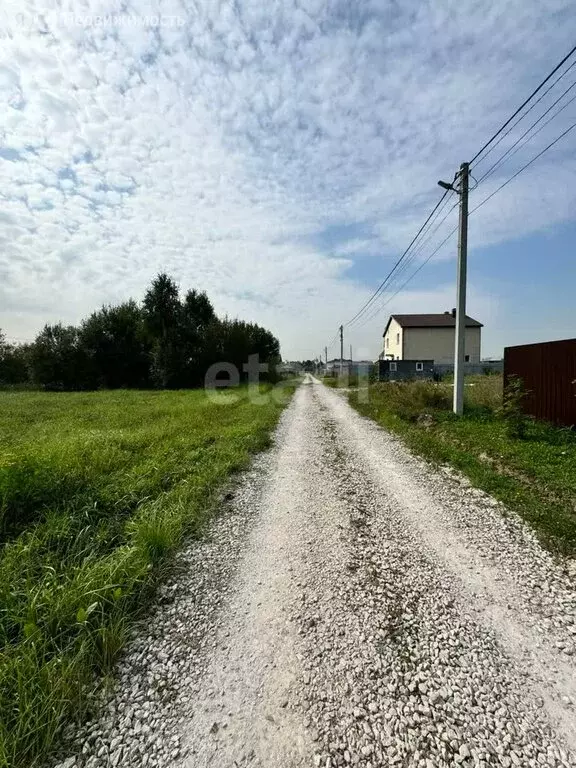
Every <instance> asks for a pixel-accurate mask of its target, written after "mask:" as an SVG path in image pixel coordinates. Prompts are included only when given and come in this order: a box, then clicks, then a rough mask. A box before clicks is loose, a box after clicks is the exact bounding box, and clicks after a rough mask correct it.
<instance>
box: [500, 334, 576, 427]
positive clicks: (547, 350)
mask: <svg viewBox="0 0 576 768" xmlns="http://www.w3.org/2000/svg"><path fill="white" fill-rule="evenodd" d="M511 376H519V377H520V378H521V379H522V380H523V382H524V387H525V389H526V390H527V392H528V395H527V397H526V398H525V400H524V411H525V412H526V413H527V414H529V415H531V416H534V417H535V418H537V419H542V420H543V421H550V422H552V423H554V424H563V425H564V426H567V427H571V426H574V425H576V339H565V340H563V341H548V342H544V343H543V344H524V345H522V346H519V347H506V349H505V350H504V380H505V381H508V380H509V378H510V377H511Z"/></svg>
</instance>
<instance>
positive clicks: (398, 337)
mask: <svg viewBox="0 0 576 768" xmlns="http://www.w3.org/2000/svg"><path fill="white" fill-rule="evenodd" d="M396 344H400V334H399V333H397V334H396Z"/></svg>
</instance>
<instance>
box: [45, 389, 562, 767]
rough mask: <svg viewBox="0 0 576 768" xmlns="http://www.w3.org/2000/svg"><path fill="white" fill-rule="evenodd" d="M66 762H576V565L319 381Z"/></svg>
mask: <svg viewBox="0 0 576 768" xmlns="http://www.w3.org/2000/svg"><path fill="white" fill-rule="evenodd" d="M230 495H231V498H229V499H228V500H227V501H225V502H223V509H222V514H221V515H220V516H219V517H218V518H217V519H216V520H215V521H214V523H213V525H212V526H211V530H210V535H209V537H208V538H207V539H206V540H205V541H201V542H195V543H192V544H191V545H190V546H189V547H188V548H187V549H186V550H185V551H184V552H182V553H181V555H180V556H179V558H178V568H177V571H176V573H175V575H174V577H173V579H172V580H171V581H170V582H168V583H167V584H166V586H165V587H164V588H163V590H162V595H161V596H160V599H159V601H158V603H157V605H155V606H154V608H153V610H152V611H151V614H150V616H149V617H147V620H146V621H145V622H143V623H142V624H141V625H140V626H139V627H138V628H137V629H136V631H135V633H134V637H133V639H132V641H131V643H130V644H129V647H128V649H127V652H126V654H125V657H124V659H123V662H122V664H121V665H120V667H119V670H118V671H119V676H120V680H119V684H118V686H117V690H116V692H115V694H114V695H113V696H112V697H111V698H109V699H108V700H107V702H106V704H105V707H104V711H103V713H102V715H101V716H100V717H98V718H97V719H96V720H95V721H94V722H92V723H89V724H88V725H87V726H86V727H85V728H83V729H82V730H81V731H80V732H77V731H73V729H72V728H70V729H69V733H68V736H69V738H70V741H71V745H70V754H71V753H73V752H74V751H80V752H81V756H80V757H70V758H67V759H66V760H64V761H61V763H60V768H62V766H66V768H109V766H114V767H115V766H122V768H136V766H138V767H140V766H143V767H144V768H145V767H146V766H147V767H148V768H168V767H170V768H172V767H173V768H208V767H210V768H233V766H258V767H263V766H267V767H268V768H292V766H322V768H334V767H335V766H342V765H354V766H362V768H377V767H378V768H379V767H380V766H388V765H390V766H421V767H422V768H431V767H432V766H454V765H462V766H492V765H499V766H516V765H518V766H541V765H544V766H576V728H575V725H574V724H575V723H576V708H575V704H576V661H575V650H576V648H575V643H576V623H575V620H576V598H575V596H576V589H575V586H576V585H575V581H576V579H575V576H576V574H575V573H574V569H573V567H572V566H571V565H570V564H569V563H566V562H561V561H558V562H557V561H555V560H554V559H553V558H552V557H551V556H550V555H549V554H548V553H546V552H545V551H543V550H542V549H541V547H540V546H539V544H538V542H537V541H536V539H535V538H534V536H533V535H532V534H531V533H530V532H529V531H528V530H527V529H526V527H525V526H524V525H523V524H522V523H521V521H520V520H519V519H518V518H517V517H516V516H515V515H514V514H511V513H509V512H508V513H506V510H503V509H501V508H500V506H499V505H498V504H497V502H495V501H494V500H493V499H491V498H490V497H488V496H486V495H485V494H483V493H481V492H480V491H478V490H476V489H474V488H471V487H470V486H469V484H468V483H467V482H466V481H465V480H464V479H463V478H460V477H459V476H458V475H457V474H456V473H454V472H451V471H449V470H437V469H434V468H431V467H430V466H428V465H427V464H426V463H425V462H423V461H421V460H419V459H416V458H414V457H413V456H411V455H410V454H409V452H408V451H407V450H406V449H405V448H404V447H403V446H402V444H401V443H400V442H399V441H398V440H397V439H395V438H393V437H391V436H390V435H389V434H388V433H386V432H385V431H383V430H381V429H380V428H378V427H377V426H376V425H375V424H373V423H372V422H369V421H368V420H366V419H363V418H362V417H360V416H359V415H358V414H356V413H355V412H354V411H352V410H351V409H350V407H349V406H348V404H347V403H346V401H345V400H344V398H343V396H342V395H341V394H339V393H337V392H334V391H332V390H328V389H327V388H325V387H324V386H323V385H321V384H320V383H319V382H316V381H314V380H312V379H311V378H310V377H309V379H308V381H307V382H306V383H305V384H304V385H303V386H301V387H300V389H299V390H298V391H297V393H296V395H295V397H294V400H293V402H292V403H291V405H290V406H289V407H288V408H287V410H286V411H285V413H284V415H283V417H282V419H281V422H280V425H279V428H278V431H277V435H276V441H275V445H274V447H273V449H272V450H271V451H269V452H268V453H267V454H265V455H263V456H260V457H259V458H258V459H256V461H255V462H254V466H253V469H252V470H251V471H250V472H248V473H246V475H245V476H244V477H243V478H242V480H241V482H240V483H239V484H238V485H237V486H236V487H235V489H234V490H233V492H232V493H231V494H230Z"/></svg>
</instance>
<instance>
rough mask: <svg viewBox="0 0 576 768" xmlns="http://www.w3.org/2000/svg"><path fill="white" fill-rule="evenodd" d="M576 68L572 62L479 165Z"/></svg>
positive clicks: (575, 62) (505, 133) (504, 134)
mask: <svg viewBox="0 0 576 768" xmlns="http://www.w3.org/2000/svg"><path fill="white" fill-rule="evenodd" d="M574 67H576V61H573V62H572V64H570V66H569V67H568V69H565V70H564V72H562V73H561V74H560V75H559V76H558V77H557V78H556V80H554V82H553V83H552V84H551V85H549V86H548V88H546V90H545V91H544V93H542V94H541V95H540V97H539V98H538V99H536V101H535V102H534V104H531V105H530V107H529V109H527V110H526V112H524V114H523V115H520V117H519V118H518V120H516V122H515V123H514V125H511V126H510V127H509V128H508V130H507V131H505V132H504V133H503V134H502V135H501V136H500V138H499V139H498V141H496V142H494V144H492V146H491V147H490V149H489V150H488V151H487V152H486V154H485V155H484V157H483V158H481V159H480V160H479V161H478V162H479V163H483V162H484V160H486V158H487V157H488V155H489V154H490V153H491V152H493V151H494V150H495V149H496V147H497V146H498V145H499V144H500V142H501V141H503V140H504V139H505V138H506V136H508V135H509V134H510V133H511V132H512V131H513V130H514V128H516V126H517V125H519V124H520V123H521V122H522V120H524V119H525V118H526V117H528V115H529V114H530V112H532V110H533V109H534V108H535V107H537V106H538V104H540V102H541V101H542V99H545V98H546V96H547V95H548V94H549V93H550V91H551V90H552V88H554V87H555V86H556V85H557V84H558V83H559V82H560V80H562V78H564V77H566V75H567V74H568V73H569V72H570V71H571V70H572V69H573V68H574ZM568 90H570V89H568ZM565 93H566V92H565ZM552 106H553V105H552Z"/></svg>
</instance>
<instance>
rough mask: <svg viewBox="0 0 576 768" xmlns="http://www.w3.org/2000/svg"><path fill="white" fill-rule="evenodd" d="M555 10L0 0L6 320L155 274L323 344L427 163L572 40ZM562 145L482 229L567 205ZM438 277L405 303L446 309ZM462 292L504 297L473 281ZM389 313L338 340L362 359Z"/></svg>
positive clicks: (404, 223) (386, 256) (449, 152)
mask: <svg viewBox="0 0 576 768" xmlns="http://www.w3.org/2000/svg"><path fill="white" fill-rule="evenodd" d="M570 6H571V3H570V2H569V1H568V0H548V2H547V3H545V4H542V3H541V2H538V0H510V2H508V3H506V4H500V3H494V2H492V0H474V2H472V0H464V1H462V0H458V2H456V0H445V2H442V3H440V2H437V3H435V2H421V1H420V0H418V1H417V2H416V0H415V1H414V2H412V1H411V0H408V1H407V2H403V3H401V4H398V3H395V2H392V1H390V2H387V1H385V0H379V1H378V2H376V1H375V0H368V1H367V2H363V3H350V2H348V1H347V0H346V1H344V0H342V1H340V0H301V1H300V2H296V1H294V0H283V1H282V2H280V1H276V2H274V0H268V1H267V2H265V3H263V2H261V0H237V1H236V2H234V3H232V2H225V1H222V2H220V1H217V0H205V2H202V1H201V0H199V2H194V3H193V2H180V0H157V1H156V2H139V3H138V4H134V5H132V6H130V5H129V4H126V3H123V4H122V5H121V6H120V4H114V3H112V2H107V0H100V1H98V0H85V2H83V3H82V4H81V6H80V4H78V3H76V4H74V3H72V2H69V3H66V2H64V3H61V4H60V5H58V3H53V4H52V5H51V6H50V9H47V8H46V7H45V6H43V5H42V4H40V3H35V2H33V0H28V2H26V3H24V5H23V4H22V0H17V2H16V0H8V4H7V5H6V2H5V3H4V7H3V11H2V12H1V13H2V15H1V16H0V23H1V25H2V29H1V30H0V36H1V40H0V42H1V53H0V55H1V59H0V92H1V94H2V103H3V104H4V108H3V109H2V111H1V113H0V136H1V139H2V143H1V148H0V194H1V195H2V198H3V200H2V206H1V208H0V239H1V241H2V249H1V251H0V272H1V275H2V280H1V284H0V312H1V313H0V326H1V327H3V328H5V329H6V330H7V331H8V333H9V334H13V335H14V336H15V337H27V336H31V335H33V334H34V333H35V332H36V331H37V330H38V328H39V326H40V325H41V324H42V323H43V322H46V321H56V320H58V319H62V320H64V321H66V322H74V321H77V320H78V319H80V318H81V317H82V316H84V315H85V314H86V313H87V312H89V311H91V310H92V309H93V308H95V307H96V306H98V305H99V304H101V303H102V302H109V301H117V300H120V299H123V298H126V297H128V296H130V295H133V296H140V295H141V293H142V290H143V288H144V286H145V284H146V283H147V282H148V281H149V279H150V278H151V277H152V276H153V274H154V273H155V272H157V271H158V270H161V269H165V270H168V271H170V272H171V273H173V274H174V275H175V276H176V277H177V279H178V280H179V281H181V283H182V285H183V286H185V287H188V286H192V285H194V286H197V287H199V288H202V289H205V290H207V291H208V293H209V294H210V295H211V296H212V297H213V298H214V300H215V304H216V308H217V310H218V311H219V312H221V313H224V312H227V313H228V314H231V315H234V314H239V315H241V316H243V317H245V318H248V319H253V320H256V321H258V322H261V323H263V324H265V325H267V326H268V327H270V328H271V329H272V330H273V331H274V332H276V333H277V334H278V335H279V336H280V339H281V342H282V345H283V353H284V355H285V356H287V357H292V356H299V357H301V356H307V357H308V356H314V355H315V354H316V353H318V352H319V351H320V349H321V348H322V347H323V345H324V343H325V341H326V339H327V337H328V336H331V335H333V330H334V329H335V328H334V327H335V326H336V325H337V324H338V323H339V322H340V321H341V320H345V319H346V318H347V317H348V316H351V315H353V314H354V312H355V310H356V308H357V307H358V306H359V305H360V304H361V303H362V302H363V301H364V300H365V299H366V297H367V296H368V295H369V289H368V288H367V286H366V285H365V284H363V283H362V282H358V281H355V280H353V279H352V278H351V272H350V271H351V269H352V268H353V267H354V265H355V261H356V260H357V259H368V260H371V261H372V263H373V264H374V282H375V283H376V282H377V281H378V277H380V276H381V275H383V274H385V272H386V271H387V269H388V268H389V266H390V265H391V264H392V263H393V259H394V258H395V257H396V256H397V254H398V252H399V251H401V250H402V249H403V248H404V246H405V245H406V244H407V242H408V241H409V240H410V239H411V235H412V234H413V232H414V231H415V229H416V228H417V227H418V226H419V224H420V222H421V220H422V219H423V217H424V216H425V215H426V213H427V210H428V208H429V207H430V206H431V205H432V204H433V203H434V202H435V200H436V199H437V196H438V195H437V191H436V187H435V183H436V180H437V179H438V178H440V177H446V176H449V175H450V174H451V173H452V172H453V171H454V170H455V168H456V167H457V166H458V164H459V163H460V162H461V161H462V160H463V159H466V158H467V157H469V156H470V155H471V154H473V153H474V152H475V150H476V149H477V148H478V146H479V145H480V144H481V143H482V141H483V139H484V138H485V137H486V136H487V135H489V134H490V132H491V131H492V130H493V128H494V127H495V126H497V125H498V124H499V122H501V121H502V120H503V119H504V118H505V116H506V115H507V114H508V112H509V111H510V108H511V106H513V105H515V104H516V103H517V102H518V101H519V96H520V95H522V94H524V93H525V92H527V91H528V90H529V88H530V87H531V86H532V85H533V83H534V82H535V81H536V80H537V79H538V76H539V75H540V73H541V72H543V71H546V70H547V69H549V68H550V66H551V65H552V64H553V63H554V61H555V59H556V58H558V55H559V53H558V52H559V51H563V50H564V49H565V48H568V47H569V44H570V39H569V37H570V28H571V27H570V24H563V20H564V19H566V20H568V19H569V14H570V10H571V8H570ZM114 14H117V15H119V16H120V17H122V18H121V19H120V18H117V19H114ZM107 16H109V17H110V18H109V19H108V20H106V17H107ZM97 17H103V18H104V21H102V20H99V19H98V18H97ZM542 140H543V141H544V140H545V136H543V137H542ZM573 147H574V144H572V145H569V144H567V145H566V146H564V147H563V149H562V150H561V151H559V152H558V153H556V154H555V155H554V157H553V158H551V159H550V160H545V161H543V162H542V163H541V164H539V166H538V168H537V169H536V170H535V172H534V174H532V175H531V177H530V183H527V184H523V185H522V187H521V190H520V191H518V190H515V194H513V195H507V196H504V195H502V196H501V197H499V198H498V199H497V201H496V200H495V201H494V204H493V205H490V204H489V205H486V206H485V208H484V209H482V214H480V213H479V214H478V217H477V221H476V224H475V238H476V242H478V243H480V244H487V243H494V242H501V241H504V240H506V239H509V238H513V237H515V236H517V235H518V233H519V232H524V233H525V232H526V227H527V226H529V227H530V228H532V229H533V230H537V229H541V228H543V227H547V226H549V225H550V224H552V223H555V222H558V221H563V220H565V219H568V218H569V217H570V216H572V215H573V211H574V210H575V203H576V199H575V198H576V186H575V185H574V184H573V175H572V174H571V173H570V172H568V171H567V170H565V169H563V168H562V160H563V159H564V157H565V156H566V153H568V152H570V151H571V150H573ZM534 148H535V149H537V144H535V145H534ZM506 172H509V171H508V169H506ZM503 173H504V171H503ZM502 178H504V176H499V174H495V175H494V177H493V179H491V184H493V187H491V186H490V185H487V186H486V191H487V192H489V191H490V189H492V188H495V187H496V186H497V185H498V183H500V182H501V180H502ZM542 189H546V190H547V191H546V194H545V195H543V194H542ZM558 201H561V204H560V205H558ZM527 222H529V225H527ZM334 232H336V233H340V235H338V234H337V235H336V236H334ZM448 253H449V251H445V252H444V253H442V252H441V253H439V258H443V257H445V256H446V254H448ZM376 267H377V268H376ZM431 282H432V284H431V287H430V290H428V291H426V292H422V291H418V292H415V291H412V292H408V293H406V294H405V295H404V296H403V299H402V302H401V306H402V308H403V309H405V310H407V311H411V310H415V309H416V308H422V307H424V306H425V308H426V309H428V310H431V311H434V310H435V309H438V310H440V309H443V308H445V307H446V306H451V303H452V300H451V289H450V288H449V286H446V285H442V284H436V285H435V284H434V281H433V280H432V281H431ZM471 305H472V307H473V308H474V309H475V311H478V312H479V313H482V314H483V316H484V317H486V315H490V313H493V312H495V311H496V309H497V308H496V307H495V306H494V305H493V302H492V301H491V300H490V298H489V297H487V296H484V295H482V294H481V293H479V292H474V291H472V295H471ZM391 306H392V308H394V305H391ZM398 306H400V305H399V304H398V303H397V304H396V307H398ZM381 325H382V319H376V320H374V322H373V323H372V324H370V325H368V326H366V328H364V329H362V332H361V333H360V332H359V333H358V334H357V335H356V336H353V337H352V341H353V342H354V343H355V345H356V346H359V347H364V348H365V354H375V353H376V352H377V351H378V342H379V330H378V329H379V328H380V327H381Z"/></svg>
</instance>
